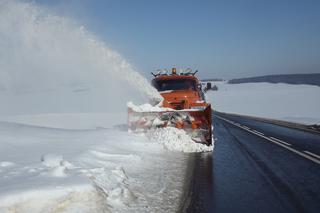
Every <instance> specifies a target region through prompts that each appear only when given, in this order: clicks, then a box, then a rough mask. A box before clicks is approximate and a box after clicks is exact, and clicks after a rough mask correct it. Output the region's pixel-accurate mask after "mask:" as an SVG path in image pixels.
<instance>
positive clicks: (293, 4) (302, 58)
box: [35, 0, 320, 78]
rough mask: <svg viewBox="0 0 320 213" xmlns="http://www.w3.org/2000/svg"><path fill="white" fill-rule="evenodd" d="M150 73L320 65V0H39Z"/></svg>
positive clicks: (295, 69) (242, 72)
mask: <svg viewBox="0 0 320 213" xmlns="http://www.w3.org/2000/svg"><path fill="white" fill-rule="evenodd" d="M35 2H37V3H38V4H40V5H43V6H45V7H48V8H50V9H52V10H53V11H54V12H55V13H58V14H60V15H64V16H68V17H72V18H74V19H75V20H77V22H79V23H80V24H82V25H84V26H85V27H86V28H87V29H88V30H89V31H92V32H94V33H95V34H96V35H98V36H99V37H100V38H101V39H102V40H103V41H104V42H105V43H107V45H108V46H110V47H111V48H113V49H114V50H116V51H118V52H119V53H120V54H121V55H123V56H124V57H125V58H126V59H127V60H128V61H129V62H130V63H132V64H133V65H135V66H136V67H137V68H138V69H139V71H140V72H142V73H144V74H145V75H146V76H148V73H150V71H154V70H156V69H158V68H170V67H172V66H176V67H184V68H187V67H191V68H193V69H198V70H199V71H200V76H201V77H202V78H203V77H213V78H237V77H245V76H257V75H267V74H285V73H319V72H320V1H319V0H300V1H298V0H265V1H263V0H233V1H231V0H220V1H215V0H212V1H200V0H198V1H196V0H194V1H187V0H185V1H174V0H157V1H156V0H55V1H51V0H36V1H35Z"/></svg>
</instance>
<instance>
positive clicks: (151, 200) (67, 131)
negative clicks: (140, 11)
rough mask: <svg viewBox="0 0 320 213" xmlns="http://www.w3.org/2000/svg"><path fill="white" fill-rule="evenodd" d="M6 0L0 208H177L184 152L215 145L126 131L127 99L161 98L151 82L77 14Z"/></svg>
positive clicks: (0, 51) (0, 80)
mask: <svg viewBox="0 0 320 213" xmlns="http://www.w3.org/2000/svg"><path fill="white" fill-rule="evenodd" d="M0 1H1V0H0ZM32 2H33V1H32ZM0 4H1V7H0V55H1V57H0V212H1V213H2V212H175V211H177V209H178V208H179V205H180V202H181V199H182V197H183V193H184V187H185V184H187V182H186V181H187V179H186V177H187V175H186V174H187V173H189V172H190V170H192V167H191V168H188V166H190V164H189V156H190V155H188V154H187V153H185V152H193V151H212V148H213V147H207V146H205V145H199V144H195V143H193V142H192V141H191V139H190V137H189V136H187V135H186V134H185V132H184V131H182V130H178V129H175V128H168V129H165V130H160V129H158V130H154V132H149V133H148V134H141V135H137V134H133V133H129V132H128V131H127V129H126V127H125V125H126V122H127V115H126V113H127V106H126V102H127V101H134V102H135V103H138V104H140V103H145V102H146V100H150V99H151V100H153V101H154V100H159V97H160V95H159V93H158V92H157V91H156V90H155V89H154V88H153V87H151V86H150V84H149V82H148V81H147V80H146V79H145V78H144V77H143V76H141V75H140V74H139V73H138V72H137V71H136V70H135V68H134V67H133V66H132V65H130V64H129V63H127V62H126V61H125V60H124V59H123V58H122V57H121V56H120V55H119V54H118V53H116V52H115V51H113V50H111V49H110V48H108V47H107V46H106V45H105V44H104V42H102V41H99V40H98V39H97V38H96V37H95V36H94V35H92V34H91V33H90V32H88V31H86V30H85V28H84V27H82V26H78V25H77V24H75V22H74V21H72V20H69V19H68V18H65V17H59V16H55V15H52V14H50V12H49V11H48V10H47V9H44V8H40V7H38V6H37V5H36V4H35V3H27V1H16V0H12V1H1V3H0Z"/></svg>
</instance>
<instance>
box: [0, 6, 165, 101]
mask: <svg viewBox="0 0 320 213" xmlns="http://www.w3.org/2000/svg"><path fill="white" fill-rule="evenodd" d="M35 79H37V80H36V81H35ZM115 81H120V82H121V81H124V82H127V83H129V85H130V86H131V87H132V88H135V89H136V90H137V91H139V92H140V94H141V95H142V96H145V97H147V98H149V99H159V98H160V95H159V94H158V92H157V91H156V90H155V89H154V88H152V87H151V86H150V85H149V83H148V81H147V80H146V79H145V78H144V77H142V76H141V75H140V74H139V73H138V72H136V70H135V69H134V68H133V66H132V65H130V64H129V63H128V62H126V60H124V59H123V58H122V57H121V56H120V55H119V54H118V53H116V52H115V51H113V50H111V49H110V48H108V47H107V46H106V45H105V44H104V43H103V42H101V41H99V39H97V38H96V37H95V36H94V35H93V34H92V33H90V32H88V31H87V30H85V29H84V27H82V26H79V25H77V24H76V23H75V22H74V21H72V20H70V19H68V18H64V17H60V16H56V15H51V14H50V13H49V12H48V11H47V9H44V8H41V7H39V6H38V5H36V4H34V3H27V2H20V1H17V0H12V1H6V0H0V89H2V90H7V89H8V90H10V89H12V90H15V89H18V90H19V89H26V88H27V89H30V88H31V89H37V88H46V89H47V88H54V87H57V86H61V85H62V86H63V85H64V86H65V85H68V86H70V85H79V84H89V85H111V84H112V83H113V82H115Z"/></svg>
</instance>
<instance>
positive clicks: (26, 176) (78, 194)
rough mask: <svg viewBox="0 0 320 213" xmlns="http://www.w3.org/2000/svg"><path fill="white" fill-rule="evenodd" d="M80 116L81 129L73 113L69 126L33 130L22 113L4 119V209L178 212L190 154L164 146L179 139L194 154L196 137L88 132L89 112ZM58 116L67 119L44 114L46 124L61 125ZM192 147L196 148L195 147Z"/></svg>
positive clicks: (0, 181) (0, 176) (0, 188)
mask: <svg viewBox="0 0 320 213" xmlns="http://www.w3.org/2000/svg"><path fill="white" fill-rule="evenodd" d="M73 116H74V117H76V116H78V117H79V118H78V119H76V120H75V123H74V124H73V126H74V129H71V126H70V125H71V121H70V119H68V116H66V117H65V119H66V120H68V122H69V123H68V129H64V128H51V127H49V126H48V125H47V127H43V126H37V119H38V118H39V116H35V118H36V119H35V120H33V121H32V122H31V123H32V125H30V124H27V123H28V120H26V121H25V122H24V124H21V123H20V124H19V123H15V122H13V121H14V120H15V119H17V120H16V121H21V120H22V119H23V118H24V117H23V116H22V117H21V118H19V119H18V116H14V117H12V118H11V122H8V121H2V122H0V141H1V143H0V212H12V211H13V212H79V211H81V212H103V211H106V212H172V211H176V210H177V208H178V207H179V204H180V201H181V200H180V199H181V196H182V193H183V190H184V182H185V181H186V180H185V177H186V172H187V166H188V155H186V154H184V153H183V152H174V151H165V149H164V147H163V143H166V145H165V148H166V149H171V146H170V145H169V143H170V138H172V136H174V137H173V138H174V139H173V140H171V141H173V142H174V145H173V147H174V146H177V139H179V140H180V142H181V140H182V142H183V140H186V141H185V144H183V145H184V146H185V147H186V149H187V151H192V146H193V143H192V142H191V141H190V138H188V137H187V136H186V135H185V134H183V132H176V131H173V132H174V134H170V130H167V134H166V135H163V134H162V135H161V134H160V135H161V136H160V135H159V133H158V134H157V135H155V136H153V138H152V139H149V138H148V137H146V136H145V135H135V134H130V133H128V132H127V131H126V130H123V129H122V128H121V126H120V127H118V128H115V127H111V126H108V125H105V126H103V128H102V127H100V128H96V129H82V128H83V126H81V125H83V124H81V125H80V127H79V126H78V125H77V124H78V122H77V121H78V120H81V116H82V114H78V115H77V114H74V115H73ZM107 116H108V115H107V114H105V115H104V116H103V117H101V119H105V118H106V117H107ZM31 117H32V116H28V119H29V121H30V120H31ZM53 117H54V118H59V120H60V121H62V120H63V119H64V115H63V114H60V115H59V114H56V115H55V116H53V115H49V116H48V117H47V118H46V116H45V115H42V116H41V119H40V123H41V124H42V123H44V121H45V119H47V120H48V122H47V124H50V123H54V122H52V121H50V120H51V119H52V118H53ZM87 117H88V115H87V114H86V115H85V118H87ZM94 118H95V119H97V117H95V116H94ZM82 119H83V118H82ZM7 120H9V118H8V117H7ZM97 123H100V124H101V121H99V120H97ZM55 125H56V123H55ZM62 126H63V123H62ZM54 127H56V126H54ZM173 129H174V128H173ZM188 144H191V145H192V146H191V147H189V148H188ZM180 148H181V144H180ZM175 149H176V147H175ZM180 151H183V150H180ZM193 151H203V150H199V149H195V150H193Z"/></svg>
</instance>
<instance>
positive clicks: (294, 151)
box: [216, 115, 320, 165]
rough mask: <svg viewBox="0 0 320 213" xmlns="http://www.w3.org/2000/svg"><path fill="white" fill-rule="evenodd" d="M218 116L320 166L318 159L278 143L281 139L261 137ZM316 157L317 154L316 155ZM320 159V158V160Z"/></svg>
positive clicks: (252, 131)
mask: <svg viewBox="0 0 320 213" xmlns="http://www.w3.org/2000/svg"><path fill="white" fill-rule="evenodd" d="M216 116H217V117H218V118H220V119H221V120H224V121H226V122H228V123H230V124H232V125H234V126H237V127H239V128H241V129H244V130H245V131H248V132H251V133H252V134H255V135H257V136H259V137H261V138H264V139H266V140H268V141H270V142H272V143H274V144H277V145H279V146H281V147H283V148H285V149H287V150H289V151H291V152H293V153H295V154H297V155H300V156H301V157H304V158H306V159H308V160H311V161H312V162H314V163H317V164H319V165H320V160H318V159H317V158H315V157H312V156H310V155H308V154H305V153H303V152H300V151H298V150H296V149H293V148H291V147H289V146H287V145H285V144H283V143H281V142H279V141H277V140H279V139H277V140H275V139H272V138H269V137H266V136H264V135H261V134H258V133H256V132H254V130H249V129H246V128H243V127H242V126H240V125H235V124H233V123H232V121H230V120H228V119H226V118H223V117H221V116H219V115H216ZM282 142H284V141H282ZM307 152H308V151H307ZM312 154H314V153H312ZM314 155H315V154H314ZM319 159H320V158H319Z"/></svg>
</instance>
